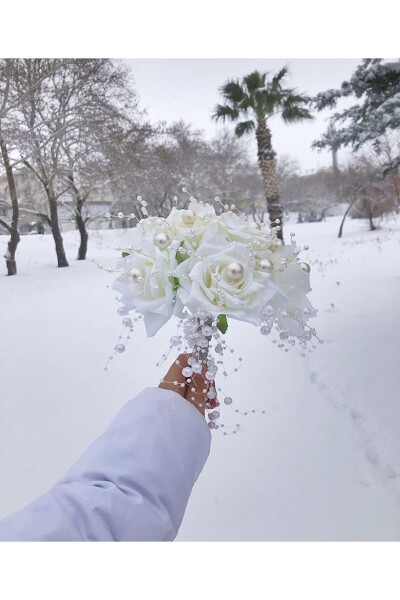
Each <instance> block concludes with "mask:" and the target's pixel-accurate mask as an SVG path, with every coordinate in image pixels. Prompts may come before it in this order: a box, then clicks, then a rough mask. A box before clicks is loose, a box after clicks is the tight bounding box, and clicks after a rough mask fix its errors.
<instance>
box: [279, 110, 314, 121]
mask: <svg viewBox="0 0 400 600" xmlns="http://www.w3.org/2000/svg"><path fill="white" fill-rule="evenodd" d="M313 118H314V117H313V116H312V114H311V113H310V111H309V110H308V109H307V108H302V107H300V106H288V107H285V108H284V109H283V110H282V119H283V120H284V121H285V123H295V122H296V121H304V120H306V119H313Z"/></svg>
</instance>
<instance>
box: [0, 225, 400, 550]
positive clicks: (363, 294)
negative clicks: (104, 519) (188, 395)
mask: <svg viewBox="0 0 400 600" xmlns="http://www.w3.org/2000/svg"><path fill="white" fill-rule="evenodd" d="M340 219H341V217H329V218H328V219H327V221H326V222H322V223H308V224H299V225H296V224H294V221H295V219H293V223H290V224H289V225H288V226H287V235H288V233H289V231H295V232H296V237H297V240H298V243H300V244H302V245H303V244H308V245H309V246H310V250H309V251H308V252H307V253H305V254H304V256H303V260H307V261H308V262H309V263H310V264H311V266H312V272H311V276H312V277H311V283H312V287H313V292H312V294H311V300H312V302H313V304H314V305H315V306H316V307H317V308H319V314H318V317H317V318H316V319H315V320H314V324H315V327H316V328H317V332H318V334H319V336H320V337H322V338H324V339H325V344H324V345H318V347H317V348H316V350H315V352H314V353H312V354H308V355H307V356H306V358H301V357H300V355H299V354H298V353H297V352H295V351H293V352H290V353H288V354H285V353H282V352H280V351H279V350H278V349H277V348H276V347H275V346H274V345H273V344H271V343H270V341H269V339H267V338H265V337H264V336H261V335H260V334H259V332H258V329H257V328H253V327H252V326H251V325H246V324H241V323H237V322H231V324H230V327H229V329H228V332H227V334H226V336H227V341H228V344H229V345H230V346H232V347H233V348H235V350H236V353H235V354H234V355H233V356H237V355H238V354H239V353H240V355H241V356H243V366H242V368H241V369H240V370H239V372H238V373H237V374H235V375H232V376H231V377H229V378H228V381H227V384H226V386H224V390H225V393H227V394H229V395H231V396H232V397H233V399H234V404H233V407H238V408H240V409H241V410H242V411H243V410H247V409H250V410H251V409H253V408H254V409H258V410H264V409H265V410H267V412H268V414H266V415H260V414H256V415H252V414H251V415H249V416H247V417H237V416H236V414H235V413H233V412H232V410H231V409H230V408H229V407H226V406H225V405H222V408H221V413H222V422H224V423H226V424H227V425H229V424H230V425H234V424H236V423H240V424H241V428H240V433H238V434H236V435H232V436H227V437H224V436H222V435H220V434H219V432H214V433H213V443H212V451H211V455H210V458H209V460H208V462H207V464H206V466H205V469H204V471H203V473H202V474H201V476H200V478H199V480H198V482H197V483H196V486H195V488H194V491H193V494H192V497H191V499H190V501H189V505H188V508H187V511H186V515H185V518H184V521H183V524H182V527H181V530H180V533H179V536H178V539H180V540H211V541H212V540H226V541H228V540H399V539H400V503H399V500H400V442H399V435H398V432H399V430H400V403H399V401H398V397H399V393H398V390H399V387H400V386H399V382H400V372H399V366H398V356H399V355H400V335H399V327H400V325H399V319H398V306H399V296H400V274H399V264H400V261H399V258H400V256H399V254H400V245H399V243H400V223H398V222H396V221H395V220H392V221H386V222H384V223H383V224H382V227H381V229H380V230H377V231H374V232H370V231H368V230H367V228H366V224H365V222H363V221H360V220H354V221H351V220H349V221H348V222H346V224H345V228H344V237H343V238H342V239H341V240H339V239H337V237H336V235H337V230H338V227H339V223H340ZM90 235H91V237H90V241H89V256H92V257H93V258H95V259H96V260H97V261H99V262H102V263H103V264H105V265H112V264H113V263H114V258H115V257H116V256H117V253H116V252H115V250H114V248H115V246H124V245H127V244H129V230H121V231H116V230H113V231H102V232H92V231H91V232H90ZM64 240H65V246H66V251H67V255H68V258H69V261H70V265H71V266H70V267H69V268H66V269H57V268H56V266H55V264H56V263H55V254H54V249H53V241H52V238H51V237H50V236H40V235H36V236H23V238H22V241H21V244H20V246H19V250H18V275H17V276H16V277H6V276H4V275H5V272H6V269H5V264H4V262H3V263H2V264H1V265H0V274H1V276H0V314H1V338H0V381H1V403H0V486H1V490H2V493H1V495H0V518H1V517H3V516H6V515H7V514H10V513H11V512H14V511H15V510H17V509H19V508H22V507H23V506H24V505H26V504H27V503H28V502H30V501H31V500H33V499H34V498H36V497H37V496H38V495H40V494H42V493H43V492H44V491H45V490H46V489H48V488H49V487H50V486H51V485H52V484H53V483H54V481H55V480H56V479H57V478H58V477H60V476H61V475H62V474H63V473H64V472H65V470H66V469H67V468H68V467H69V466H70V464H71V463H72V462H73V461H74V460H75V459H76V458H77V457H78V456H79V455H80V454H81V452H82V451H83V450H84V449H85V448H86V447H87V445H88V444H89V443H90V442H91V440H93V439H94V438H95V437H96V436H97V435H99V434H100V433H101V432H102V431H103V430H104V428H105V427H106V426H107V424H108V423H109V421H110V420H111V419H112V418H113V416H114V415H115V414H116V412H117V411H118V409H119V408H120V407H121V406H122V405H123V404H124V403H125V402H126V401H127V400H128V399H129V398H131V397H132V396H134V395H135V394H136V393H137V392H139V391H140V390H141V389H142V388H143V387H145V386H151V385H157V384H158V380H159V378H160V377H161V375H162V373H161V374H160V371H159V370H158V369H157V368H156V366H155V363H156V362H157V360H158V358H159V357H160V356H161V354H162V353H163V352H164V350H165V349H166V348H168V340H169V338H170V336H171V335H174V333H175V331H176V329H175V327H174V325H173V324H172V323H170V324H168V325H167V326H166V327H164V328H163V329H162V330H161V331H160V333H159V334H158V335H157V336H156V337H155V338H153V339H146V337H145V333H144V330H143V328H142V327H139V328H137V329H136V330H135V332H134V334H133V337H134V340H131V342H130V345H128V347H127V350H126V352H125V354H123V355H119V356H118V357H117V358H115V359H114V360H113V361H112V363H111V367H110V370H109V371H107V372H105V371H104V370H103V366H104V364H105V363H106V360H107V357H108V355H109V354H110V352H111V351H112V349H113V347H114V345H115V343H116V342H117V338H118V335H119V334H120V332H121V323H120V320H121V319H120V317H118V315H117V314H116V307H117V303H116V302H115V300H114V295H115V294H114V293H113V292H112V291H111V290H110V289H107V288H106V285H107V284H110V283H111V282H112V280H113V277H114V276H113V275H110V274H109V273H106V272H104V271H101V270H100V269H98V268H97V267H96V266H95V265H94V264H93V263H91V262H89V261H86V262H81V261H76V260H75V255H76V252H77V245H78V244H77V241H78V238H77V233H76V232H69V233H67V234H65V235H64ZM7 241H8V236H0V255H2V254H3V253H4V250H5V249H6V243H7Z"/></svg>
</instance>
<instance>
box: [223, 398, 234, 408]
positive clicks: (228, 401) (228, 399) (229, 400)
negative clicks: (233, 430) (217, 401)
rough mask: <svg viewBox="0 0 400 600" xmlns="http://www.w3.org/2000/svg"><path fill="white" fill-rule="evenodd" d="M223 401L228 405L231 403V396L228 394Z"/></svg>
mask: <svg viewBox="0 0 400 600" xmlns="http://www.w3.org/2000/svg"><path fill="white" fill-rule="evenodd" d="M224 403H225V404H227V405H228V406H229V404H232V398H231V397H230V396H227V397H226V398H225V399H224Z"/></svg>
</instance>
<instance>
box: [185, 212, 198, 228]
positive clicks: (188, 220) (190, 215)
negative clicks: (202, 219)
mask: <svg viewBox="0 0 400 600" xmlns="http://www.w3.org/2000/svg"><path fill="white" fill-rule="evenodd" d="M195 220H196V213H195V212H194V211H193V210H183V211H182V221H183V223H184V224H185V225H193V223H194V222H195Z"/></svg>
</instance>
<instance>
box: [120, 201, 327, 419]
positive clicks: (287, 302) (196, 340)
mask: <svg viewBox="0 0 400 600" xmlns="http://www.w3.org/2000/svg"><path fill="white" fill-rule="evenodd" d="M185 191H186V190H185ZM138 200H139V202H140V203H141V210H142V213H143V215H144V217H145V218H143V219H142V220H141V221H140V222H139V223H138V224H137V225H136V227H135V228H134V229H133V230H132V234H131V245H130V246H129V247H127V248H122V249H121V250H122V251H123V252H122V258H121V259H120V260H119V263H118V271H119V272H120V275H119V277H118V278H117V279H116V281H115V282H114V284H113V286H112V287H113V288H114V289H115V290H117V291H118V292H120V293H121V297H120V298H119V300H120V302H121V303H122V306H121V307H120V308H119V309H118V312H119V314H120V315H121V316H123V324H124V326H126V327H128V329H129V328H130V329H132V326H133V323H132V319H131V318H130V317H129V316H128V313H129V312H130V311H134V313H133V316H134V320H135V321H137V320H139V319H143V321H144V324H145V327H146V332H147V335H148V336H149V337H151V336H153V335H155V334H156V333H157V331H158V330H159V329H160V328H161V327H162V326H163V325H164V324H165V323H166V322H167V321H168V320H169V319H171V317H172V316H175V317H176V318H177V319H178V331H177V335H175V336H173V337H172V338H171V340H170V347H171V349H172V348H177V349H178V350H183V351H187V352H190V353H192V357H191V359H190V361H191V363H189V364H190V367H189V368H186V373H185V374H184V375H185V376H186V375H187V376H188V377H190V375H191V374H192V373H200V372H201V371H202V368H203V366H204V365H206V366H207V368H208V371H207V375H206V377H207V379H208V383H210V382H212V381H213V380H214V376H215V374H216V372H217V371H218V366H217V365H218V364H223V360H222V359H223V354H224V351H225V350H226V349H227V345H226V343H225V338H224V335H223V334H225V332H226V330H227V328H228V324H229V321H230V320H231V319H237V320H239V321H246V322H248V323H251V324H252V325H255V326H258V327H259V328H260V333H261V334H262V335H265V336H270V337H271V338H273V341H274V343H276V344H277V345H278V347H279V348H284V349H285V350H286V351H288V350H289V349H291V348H293V347H295V348H296V349H298V350H300V352H301V353H304V350H305V348H306V346H307V343H309V342H310V341H311V342H312V341H313V338H316V333H315V330H314V329H313V328H311V327H309V326H308V324H307V321H308V320H309V319H310V318H311V317H313V316H315V314H316V311H315V310H314V309H313V307H312V306H311V304H310V302H309V300H308V298H307V294H308V293H309V292H310V289H311V288H310V267H309V265H308V264H307V263H305V262H302V261H301V260H300V259H299V254H300V252H301V251H302V250H303V249H307V247H305V248H300V247H298V246H297V245H296V243H295V241H294V235H293V234H291V243H290V244H286V245H285V244H284V243H283V242H282V241H281V240H280V239H279V238H278V237H277V229H279V224H278V225H277V226H275V227H272V226H271V224H270V223H268V224H263V223H261V224H260V223H256V222H253V221H250V220H249V219H248V218H247V216H246V215H244V214H241V213H240V212H239V211H238V210H237V209H236V208H235V207H234V206H233V205H232V206H230V207H229V206H224V207H223V208H224V211H223V212H222V214H220V215H217V214H216V211H215V209H214V207H213V206H212V205H210V204H205V203H203V202H201V201H197V200H195V199H194V198H191V200H190V202H189V204H188V206H187V208H186V209H178V208H173V209H172V210H171V212H170V214H169V215H168V217H167V218H160V217H149V216H148V213H147V204H146V202H145V201H144V200H142V198H141V197H140V196H139V197H138ZM216 200H217V201H218V202H219V203H220V204H221V202H220V200H219V199H218V198H216ZM317 339H318V338H317ZM124 350H125V345H124V344H123V343H119V344H117V345H116V347H115V352H123V351H124ZM213 353H214V354H215V355H216V358H213V356H212V354H213ZM164 356H165V355H164ZM189 371H190V373H189ZM224 375H226V372H225V369H224ZM209 391H210V395H209V396H208V397H209V398H211V397H213V394H214V396H215V390H213V389H211V390H209ZM228 400H231V399H230V398H228ZM226 404H229V402H226ZM214 412H217V411H214ZM218 416H219V413H218ZM209 417H210V415H209ZM210 419H211V420H210V426H211V427H212V428H215V427H217V424H216V423H215V420H216V417H215V418H212V416H211V417H210Z"/></svg>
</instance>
